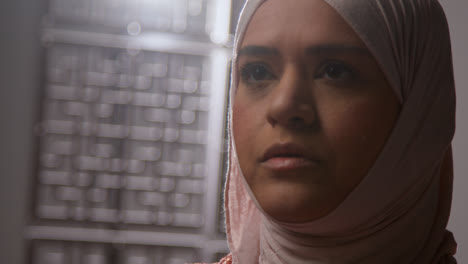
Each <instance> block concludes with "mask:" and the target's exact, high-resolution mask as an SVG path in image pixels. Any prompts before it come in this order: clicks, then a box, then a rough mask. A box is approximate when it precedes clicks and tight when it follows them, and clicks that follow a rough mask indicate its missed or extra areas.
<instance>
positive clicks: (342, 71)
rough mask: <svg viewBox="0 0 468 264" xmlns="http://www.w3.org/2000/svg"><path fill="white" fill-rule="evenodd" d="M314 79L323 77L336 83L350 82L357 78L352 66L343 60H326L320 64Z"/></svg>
mask: <svg viewBox="0 0 468 264" xmlns="http://www.w3.org/2000/svg"><path fill="white" fill-rule="evenodd" d="M318 69H319V70H318V72H317V73H316V74H315V75H314V77H315V79H323V80H327V81H331V82H336V83H346V82H352V81H355V80H356V79H357V73H356V71H355V70H354V69H353V67H351V66H349V65H348V64H346V63H344V62H338V61H327V62H324V63H322V64H321V66H320V67H319V68H318Z"/></svg>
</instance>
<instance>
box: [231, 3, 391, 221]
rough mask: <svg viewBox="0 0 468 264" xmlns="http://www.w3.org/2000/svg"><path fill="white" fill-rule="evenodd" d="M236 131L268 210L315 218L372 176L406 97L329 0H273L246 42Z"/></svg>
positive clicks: (244, 163)
mask: <svg viewBox="0 0 468 264" xmlns="http://www.w3.org/2000/svg"><path fill="white" fill-rule="evenodd" d="M234 70H235V71H236V73H237V75H238V76H239V82H238V84H237V91H236V94H235V100H234V105H233V120H232V122H233V132H234V140H235V146H236V150H237V155H238V158H239V163H240V167H241V169H242V172H243V174H244V176H245V179H246V181H247V183H248V184H249V186H250V188H251V190H252V192H253V194H254V195H255V197H256V199H257V200H258V202H259V203H260V205H261V207H262V208H263V209H264V210H265V211H266V213H268V214H270V215H271V216H273V217H275V218H276V219H278V220H281V221H290V222H303V221H310V220H314V219H317V218H319V217H321V216H324V215H326V214H327V213H329V212H330V211H331V210H333V209H334V208H336V207H337V206H338V205H339V204H340V203H341V202H342V201H343V200H344V198H345V197H346V196H347V195H348V194H349V193H350V192H351V191H352V190H353V188H354V187H355V186H356V185H357V184H358V183H359V182H360V181H361V180H362V178H363V177H364V176H365V175H366V173H367V171H368V170H369V168H370V167H371V166H372V164H373V163H374V161H375V160H376V157H377V156H378V154H379V152H380V151H381V149H382V147H383V145H384V143H385V141H386V139H387V137H388V136H389V134H390V133H391V130H392V128H393V125H394V123H395V120H396V118H397V116H398V112H399V108H400V107H399V102H398V100H397V98H396V96H395V95H394V93H393V91H392V89H391V87H390V86H389V84H388V83H387V81H386V79H385V76H384V74H383V73H382V71H381V70H380V68H379V66H378V65H377V63H376V61H375V59H374V58H373V57H372V55H371V54H370V52H369V50H368V49H367V48H366V46H365V45H364V43H363V42H362V41H361V40H360V38H359V37H358V36H357V35H356V33H355V32H354V31H353V30H352V29H351V28H350V26H349V25H348V24H347V23H346V22H345V21H344V20H343V18H341V17H340V16H339V15H338V14H337V13H336V11H334V10H333V9H332V8H331V7H330V6H328V5H327V4H326V3H325V2H323V1H322V0H290V1H284V0H268V1H266V2H265V3H264V4H262V5H261V6H260V7H259V9H258V10H257V11H256V13H255V15H254V16H253V18H252V20H251V22H250V24H249V26H248V28H247V31H246V34H245V37H244V40H243V42H242V44H241V47H240V49H239V56H238V64H237V68H236V69H234Z"/></svg>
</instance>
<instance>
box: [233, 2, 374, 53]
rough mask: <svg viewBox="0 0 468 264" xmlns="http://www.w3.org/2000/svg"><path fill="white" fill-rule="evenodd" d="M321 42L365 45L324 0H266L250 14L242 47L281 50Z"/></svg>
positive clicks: (322, 43)
mask: <svg viewBox="0 0 468 264" xmlns="http://www.w3.org/2000/svg"><path fill="white" fill-rule="evenodd" d="M324 44H326V45H330V44H331V45H337V44H341V45H349V46H361V47H365V45H364V44H363V42H362V41H361V39H360V38H359V37H358V35H357V34H356V33H355V32H354V31H353V29H352V28H351V27H350V26H349V25H348V24H347V23H346V21H345V20H344V19H343V18H342V17H341V16H340V15H339V14H338V13H337V12H336V11H335V10H334V9H333V8H332V7H330V6H329V5H328V4H327V3H325V2H324V1H323V0H291V1H284V0H268V1H265V2H264V3H263V4H262V5H261V6H260V7H259V8H258V9H257V11H256V12H255V14H254V15H253V17H252V19H251V21H250V23H249V25H248V26H247V30H246V32H245V36H244V38H243V42H242V45H241V46H247V45H263V46H270V47H275V48H279V49H281V48H282V47H288V48H291V47H293V48H296V47H297V48H305V47H306V46H315V45H324Z"/></svg>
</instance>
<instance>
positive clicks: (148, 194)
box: [0, 0, 468, 264]
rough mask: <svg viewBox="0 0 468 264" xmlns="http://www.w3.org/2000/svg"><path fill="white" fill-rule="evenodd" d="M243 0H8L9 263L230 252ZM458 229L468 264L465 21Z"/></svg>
mask: <svg viewBox="0 0 468 264" xmlns="http://www.w3.org/2000/svg"><path fill="white" fill-rule="evenodd" d="M243 2H244V0H16V1H2V2H1V3H0V12H1V13H0V30H1V41H0V76H1V78H0V124H1V129H0V142H1V144H0V217H1V220H0V221H1V222H0V263H2V264H3V263H5V264H10V263H11V264H16V263H18V264H23V263H24V264H26V263H27V264H62V263H66V264H82V263H86V264H88V263H89V264H107V263H118V264H124V263H132V264H156V263H158V264H159V263H162V264H166V263H167V264H173V263H174V264H175V263H177V264H179V263H185V262H194V261H205V262H213V261H216V260H218V259H219V258H220V257H222V256H223V255H225V254H226V253H227V252H228V248H227V245H226V242H225V231H224V226H223V221H224V220H223V212H222V208H221V203H222V185H223V182H224V181H223V177H222V176H223V175H224V170H225V158H226V155H225V154H226V153H225V152H224V150H225V148H224V146H225V139H224V137H225V129H224V127H225V123H224V122H225V110H226V100H227V94H226V91H227V86H228V83H229V70H230V69H229V60H230V54H231V47H232V41H233V34H234V30H235V29H234V27H235V21H236V20H237V18H238V14H239V12H240V10H241V7H242V4H243ZM441 3H442V5H443V6H444V8H445V10H446V13H447V16H448V20H449V24H450V27H451V32H452V39H453V43H452V46H453V50H454V66H455V75H456V76H455V77H456V84H457V96H458V98H457V100H458V105H457V114H458V116H457V132H456V137H455V140H454V157H455V158H454V159H455V189H454V201H453V210H452V217H451V220H450V223H449V228H450V229H451V230H452V231H454V233H455V235H456V237H457V240H458V242H459V244H460V246H459V253H458V259H459V263H465V262H468V254H467V253H465V251H466V250H467V249H468V246H467V245H468V228H466V227H465V225H466V223H467V222H468V213H467V212H466V206H465V204H464V203H465V202H466V200H467V198H466V197H467V194H466V191H465V190H466V189H468V179H467V178H466V177H465V174H466V171H468V163H467V162H466V156H467V154H468V151H467V149H468V141H467V140H466V138H464V135H467V134H468V120H467V118H466V115H467V114H468V91H467V89H466V86H467V85H468V75H467V74H466V68H468V52H466V51H465V49H466V47H468V29H466V26H465V24H466V21H467V20H466V10H468V2H467V1H464V0H451V1H449V0H441Z"/></svg>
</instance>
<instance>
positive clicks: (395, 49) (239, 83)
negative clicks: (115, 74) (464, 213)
mask: <svg viewBox="0 0 468 264" xmlns="http://www.w3.org/2000/svg"><path fill="white" fill-rule="evenodd" d="M235 44H236V45H235V48H234V50H235V53H234V60H233V76H232V85H231V97H230V98H231V109H230V116H231V118H230V133H231V134H230V142H231V144H230V152H229V153H230V164H229V165H230V167H229V173H228V178H227V183H226V192H225V198H226V199H225V208H226V226H227V235H228V243H229V247H230V250H231V254H230V255H229V256H228V257H226V258H225V259H223V260H222V261H221V263H236V264H250V263H252V264H254V263H262V264H264V263H268V264H279V263H287V264H296V263H360V264H366V263H369V264H370V263H372V264H375V263H379V264H382V263H456V261H455V259H454V258H453V256H452V255H453V254H454V253H455V248H456V244H455V241H454V240H453V237H452V236H451V234H450V233H449V232H448V231H446V229H445V228H446V224H447V221H448V216H449V211H450V204H451V189H452V161H451V148H450V144H451V140H452V137H453V133H454V122H455V121H454V120H455V119H454V115H455V114H454V113H455V109H454V104H455V94H454V82H453V73H452V64H451V51H450V40H449V33H448V27H447V24H446V20H445V16H444V13H443V11H442V9H441V7H440V5H439V3H438V2H437V1H436V0H405V1H402V0H352V1H348V0H287V1H285V0H267V1H262V0H252V1H248V2H247V3H246V6H245V8H244V10H243V12H242V15H241V18H240V21H239V25H238V29H237V36H236V43H235Z"/></svg>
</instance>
